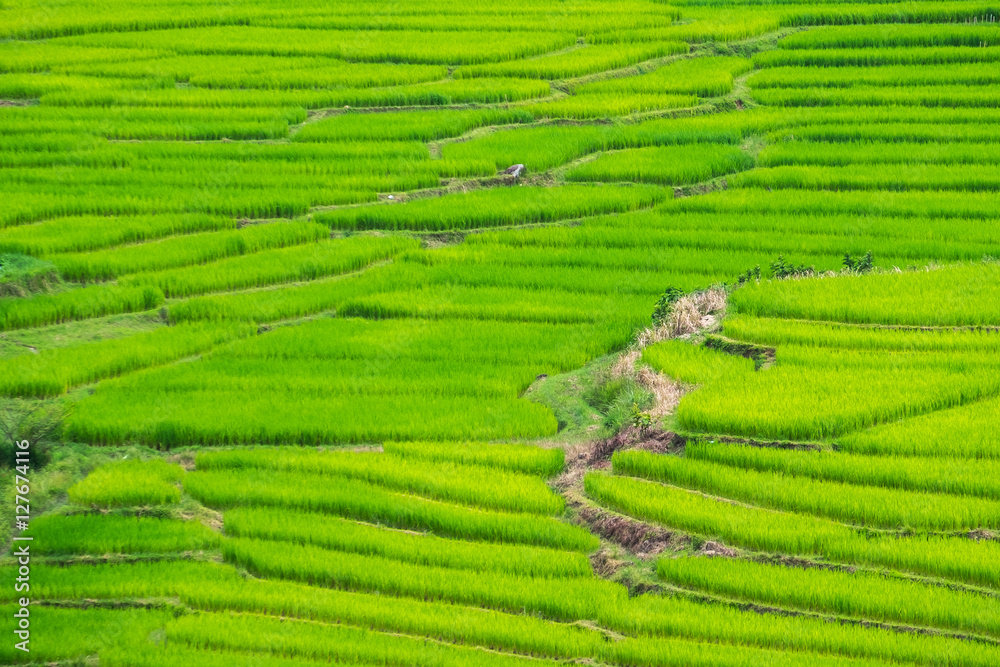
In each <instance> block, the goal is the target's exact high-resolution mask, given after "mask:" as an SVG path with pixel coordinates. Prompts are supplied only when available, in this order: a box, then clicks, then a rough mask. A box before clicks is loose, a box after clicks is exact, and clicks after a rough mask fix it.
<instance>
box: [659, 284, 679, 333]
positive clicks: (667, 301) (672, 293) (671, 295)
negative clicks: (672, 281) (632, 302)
mask: <svg viewBox="0 0 1000 667" xmlns="http://www.w3.org/2000/svg"><path fill="white" fill-rule="evenodd" d="M682 296H684V291H683V290H680V289H678V288H676V287H668V288H667V289H666V290H665V291H664V292H663V295H662V296H661V297H660V298H659V299H658V300H657V302H656V308H654V309H653V324H663V323H664V322H666V321H667V318H668V317H670V311H671V310H673V307H674V304H675V303H677V301H678V299H680V298H681V297H682Z"/></svg>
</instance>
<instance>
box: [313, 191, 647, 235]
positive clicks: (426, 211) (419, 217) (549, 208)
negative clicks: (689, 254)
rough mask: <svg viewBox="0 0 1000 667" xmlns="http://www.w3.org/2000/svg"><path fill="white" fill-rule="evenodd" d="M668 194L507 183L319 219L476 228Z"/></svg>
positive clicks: (607, 209) (353, 224) (583, 212)
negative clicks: (522, 186) (523, 186)
mask: <svg viewBox="0 0 1000 667" xmlns="http://www.w3.org/2000/svg"><path fill="white" fill-rule="evenodd" d="M621 180H624V179H621ZM664 197H665V193H664V192H662V191H660V190H657V189H654V188H643V187H589V186H563V187H558V188H501V189H490V190H477V191H473V192H469V193H463V194H455V195H446V196H443V197H439V198H428V199H417V200H414V201H412V202H407V203H400V204H389V205H384V204H382V205H376V206H365V207H353V208H345V209H342V210H340V211H334V212H331V213H321V214H317V215H316V216H315V218H314V219H315V220H316V221H317V222H322V223H325V224H327V225H330V226H331V227H333V228H334V229H350V230H354V229H416V230H433V231H442V230H448V229H475V228H481V227H496V226H502V225H518V224H531V223H539V222H551V221H554V220H561V219H565V218H579V217H585V216H590V215H597V214H601V213H611V212H626V211H632V210H635V209H639V208H646V207H649V206H652V205H653V204H655V203H657V202H659V201H662V200H663V199H664Z"/></svg>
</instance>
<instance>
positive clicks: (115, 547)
mask: <svg viewBox="0 0 1000 667" xmlns="http://www.w3.org/2000/svg"><path fill="white" fill-rule="evenodd" d="M88 479H89V478H88ZM129 481H130V482H132V483H134V484H143V483H147V484H148V483H150V482H149V481H147V479H144V478H143V477H142V476H140V475H132V476H130V477H129ZM150 485H151V486H154V487H155V479H154V480H153V482H152V484H150ZM171 488H174V489H176V487H171ZM78 491H79V489H78ZM140 491H141V490H139V489H135V490H134V491H133V493H134V495H140V493H139V492H140ZM155 491H156V489H155V488H154V489H151V492H150V493H149V494H147V495H146V497H144V498H140V499H139V501H138V502H135V501H133V502H129V503H127V504H130V505H139V504H148V503H150V501H151V500H152V502H156V500H158V499H155V500H153V499H152V496H153V495H154V493H155ZM129 500H130V501H132V500H133V499H129ZM123 504H125V503H123ZM30 534H31V536H33V537H34V538H35V540H34V541H35V542H36V544H35V545H34V546H35V548H36V549H37V550H38V553H41V554H46V555H67V554H91V555H94V556H101V555H104V554H112V553H115V554H142V553H160V554H162V553H170V552H183V551H196V550H202V549H212V548H215V547H217V546H218V544H219V536H218V534H217V533H214V532H213V531H212V530H211V529H209V528H207V527H206V526H204V525H202V524H201V523H198V522H196V521H176V520H171V519H154V518H140V517H130V516H118V515H114V514H109V515H101V514H73V515H68V516H59V515H53V516H43V517H39V518H38V519H35V520H33V521H32V522H31V531H30Z"/></svg>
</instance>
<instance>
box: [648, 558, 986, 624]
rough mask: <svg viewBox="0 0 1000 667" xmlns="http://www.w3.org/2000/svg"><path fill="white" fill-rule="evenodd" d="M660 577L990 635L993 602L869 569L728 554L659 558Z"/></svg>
mask: <svg viewBox="0 0 1000 667" xmlns="http://www.w3.org/2000/svg"><path fill="white" fill-rule="evenodd" d="M656 569H657V573H658V574H659V575H660V577H662V578H664V579H667V580H668V581H671V582H672V583H676V584H679V585H681V586H690V587H692V588H697V589H701V590H709V591H711V592H713V593H717V594H722V595H725V596H727V597H734V598H737V599H741V600H745V601H751V600H752V601H754V602H759V603H764V604H777V605H782V606H789V607H793V608H798V609H807V610H810V611H817V612H832V613H834V614H837V615H839V616H847V617H854V618H865V619H871V620H875V621H882V622H893V623H902V624H906V625H915V626H931V627H939V628H950V629H953V630H959V631H963V632H968V633H971V634H975V635H988V636H996V635H997V633H998V631H1000V622H998V620H1000V614H998V611H997V609H996V606H997V602H996V600H994V599H992V598H990V597H988V596H984V595H977V594H975V593H967V592H964V591H952V590H948V589H947V588H942V587H939V586H932V585H927V584H921V583H917V582H914V581H907V580H904V579H892V578H888V577H883V576H881V575H878V574H874V573H860V572H856V573H849V572H844V571H832V570H825V569H821V568H797V567H783V566H780V565H769V564H763V563H754V562H750V561H744V560H736V559H729V558H661V559H660V560H659V561H657V567H656Z"/></svg>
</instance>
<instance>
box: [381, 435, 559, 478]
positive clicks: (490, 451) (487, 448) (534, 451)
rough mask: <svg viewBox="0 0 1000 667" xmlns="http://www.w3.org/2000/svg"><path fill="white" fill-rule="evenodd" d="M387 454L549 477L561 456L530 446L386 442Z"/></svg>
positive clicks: (555, 452) (556, 469) (555, 450)
mask: <svg viewBox="0 0 1000 667" xmlns="http://www.w3.org/2000/svg"><path fill="white" fill-rule="evenodd" d="M383 448H384V449H385V452H386V453H387V454H392V455H393V456H398V457H401V458H404V459H415V460H418V461H436V462H442V463H444V462H449V461H454V462H456V463H463V464H466V465H479V466H484V467H487V468H498V469H501V470H510V471H513V472H522V473H526V474H529V475H540V476H543V477H549V476H552V475H555V474H557V473H559V472H561V471H562V469H563V465H564V459H565V454H564V453H563V450H561V449H558V448H551V449H545V448H542V447H535V446H532V445H484V444H480V443H472V442H470V443H437V442H390V443H385V445H383Z"/></svg>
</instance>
